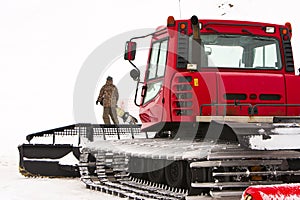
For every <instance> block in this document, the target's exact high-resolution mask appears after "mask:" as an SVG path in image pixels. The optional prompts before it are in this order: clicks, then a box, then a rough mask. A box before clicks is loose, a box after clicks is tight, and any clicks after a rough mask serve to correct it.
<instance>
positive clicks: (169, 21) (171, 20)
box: [167, 16, 175, 27]
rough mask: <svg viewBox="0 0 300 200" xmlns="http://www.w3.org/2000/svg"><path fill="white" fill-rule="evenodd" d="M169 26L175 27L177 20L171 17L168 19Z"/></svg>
mask: <svg viewBox="0 0 300 200" xmlns="http://www.w3.org/2000/svg"><path fill="white" fill-rule="evenodd" d="M167 26H168V27H170V26H175V19H174V17H173V16H169V17H168V20H167Z"/></svg>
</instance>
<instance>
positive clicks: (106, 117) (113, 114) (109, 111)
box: [103, 107, 119, 124]
mask: <svg viewBox="0 0 300 200" xmlns="http://www.w3.org/2000/svg"><path fill="white" fill-rule="evenodd" d="M110 118H111V119H112V121H113V123H114V124H119V120H118V115H117V111H116V108H115V107H103V121H104V123H105V124H111V123H110Z"/></svg>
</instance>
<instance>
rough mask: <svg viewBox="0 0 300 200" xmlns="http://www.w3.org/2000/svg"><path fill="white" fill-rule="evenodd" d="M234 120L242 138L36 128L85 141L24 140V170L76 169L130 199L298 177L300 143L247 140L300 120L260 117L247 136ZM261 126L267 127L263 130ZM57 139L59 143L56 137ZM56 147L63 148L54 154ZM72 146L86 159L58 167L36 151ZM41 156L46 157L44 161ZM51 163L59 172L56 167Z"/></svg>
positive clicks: (92, 184)
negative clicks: (263, 144)
mask: <svg viewBox="0 0 300 200" xmlns="http://www.w3.org/2000/svg"><path fill="white" fill-rule="evenodd" d="M231 126H233V125H231ZM234 126H235V131H237V132H236V134H237V135H238V137H239V140H240V141H242V139H243V145H242V142H222V141H216V140H212V139H207V138H206V139H204V138H202V139H194V140H185V139H180V138H170V137H168V138H155V137H154V136H155V135H154V134H152V135H151V133H144V132H141V131H140V126H139V125H134V126H133V125H122V126H119V127H116V126H112V125H110V126H106V125H93V124H77V125H72V126H67V127H62V128H58V129H53V130H50V131H45V132H41V133H37V134H31V135H29V136H28V139H30V140H29V141H31V140H34V139H33V138H36V137H38V138H39V137H43V138H44V137H49V138H51V139H53V138H55V139H56V140H58V138H59V136H62V137H67V136H68V135H70V133H71V135H72V137H75V138H78V140H79V141H80V145H78V146H77V145H75V146H73V145H70V144H69V145H66V144H60V145H59V144H36V143H35V144H32V143H31V144H23V145H21V146H19V150H20V157H21V159H20V161H21V162H20V169H22V171H21V173H22V174H30V175H32V176H55V175H57V176H62V174H64V173H65V174H66V175H69V173H70V172H71V174H72V176H75V175H77V174H78V176H80V177H81V180H82V182H83V183H84V184H85V185H86V187H87V188H90V189H94V190H98V191H101V192H105V193H109V194H112V195H116V196H119V197H126V198H129V199H190V198H191V197H193V196H194V195H200V196H201V197H203V198H204V199H207V198H219V197H222V198H228V199H239V198H240V197H241V195H242V192H243V191H244V190H245V188H247V187H248V186H251V185H274V184H282V183H292V182H299V180H300V169H299V164H300V151H299V150H297V149H296V150H295V149H287V150H255V149H251V148H249V147H246V146H245V143H246V140H249V138H251V137H252V136H253V135H254V136H258V137H260V138H267V139H263V141H265V140H266V141H268V140H270V138H272V137H273V136H274V134H273V132H272V131H271V130H273V129H274V127H276V130H277V131H278V130H279V129H280V127H282V128H283V129H284V130H286V129H288V130H296V133H297V131H298V129H299V126H298V125H291V124H289V125H284V124H283V125H282V124H280V125H278V126H277V125H270V124H267V125H262V124H260V125H259V126H258V127H257V129H255V128H254V126H250V129H249V127H248V128H247V129H246V130H245V132H247V133H248V134H246V135H245V134H243V131H239V130H238V127H239V126H237V125H234ZM255 126H256V125H255ZM262 128H263V129H264V130H265V131H264V134H263V135H257V133H259V134H260V132H262V131H261V129H262ZM214 130H215V129H214ZM224 130H227V131H228V129H226V128H225V129H224ZM249 130H252V133H251V131H249ZM254 133H255V134H254ZM251 134H252V135H251ZM297 134H298V133H297ZM227 135H228V134H227ZM275 135H276V136H278V133H276V134H275ZM250 136H251V137H250ZM295 136H296V135H295ZM31 142H32V141H31ZM53 143H56V141H54V139H53ZM62 147H63V148H62ZM51 150H55V151H56V152H52V153H49V152H51ZM75 150H76V151H75ZM78 150H80V152H79V155H78V154H77V153H78ZM44 152H48V153H47V155H45V154H44ZM69 152H73V154H74V155H76V157H78V158H79V163H78V164H76V165H74V166H68V167H67V170H66V166H65V165H60V164H59V163H58V162H57V161H55V162H54V164H55V166H58V167H57V168H56V167H55V168H53V166H54V164H53V162H50V161H44V162H43V161H41V160H40V161H37V158H42V157H45V156H47V157H48V158H57V157H59V156H61V155H64V154H66V153H69ZM75 152H76V153H75ZM54 154H55V155H56V156H54ZM58 155H59V156H58ZM31 159H32V160H31ZM36 162H39V163H40V164H39V165H38V166H37V165H36ZM41 163H43V164H41ZM46 166H48V167H46ZM33 169H34V170H33ZM48 169H51V170H52V171H50V172H51V173H54V174H53V175H51V174H49V170H48ZM55 170H57V171H55Z"/></svg>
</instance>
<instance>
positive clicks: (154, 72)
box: [147, 40, 168, 80]
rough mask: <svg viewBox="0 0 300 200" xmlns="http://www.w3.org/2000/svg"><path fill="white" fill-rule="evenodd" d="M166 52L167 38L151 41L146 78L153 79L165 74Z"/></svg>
mask: <svg viewBox="0 0 300 200" xmlns="http://www.w3.org/2000/svg"><path fill="white" fill-rule="evenodd" d="M167 52H168V40H163V41H158V42H155V43H153V45H152V48H151V57H150V63H149V68H148V76H147V79H148V80H151V79H155V78H159V77H163V76H164V75H165V69H166V61H167Z"/></svg>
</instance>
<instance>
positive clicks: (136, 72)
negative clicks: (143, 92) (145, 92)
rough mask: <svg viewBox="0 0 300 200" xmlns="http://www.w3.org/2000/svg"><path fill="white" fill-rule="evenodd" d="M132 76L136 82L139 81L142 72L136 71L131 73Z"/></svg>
mask: <svg viewBox="0 0 300 200" xmlns="http://www.w3.org/2000/svg"><path fill="white" fill-rule="evenodd" d="M130 76H131V78H132V79H133V80H134V81H137V80H138V79H139V77H140V72H139V71H138V70H136V69H133V70H131V71H130Z"/></svg>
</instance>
